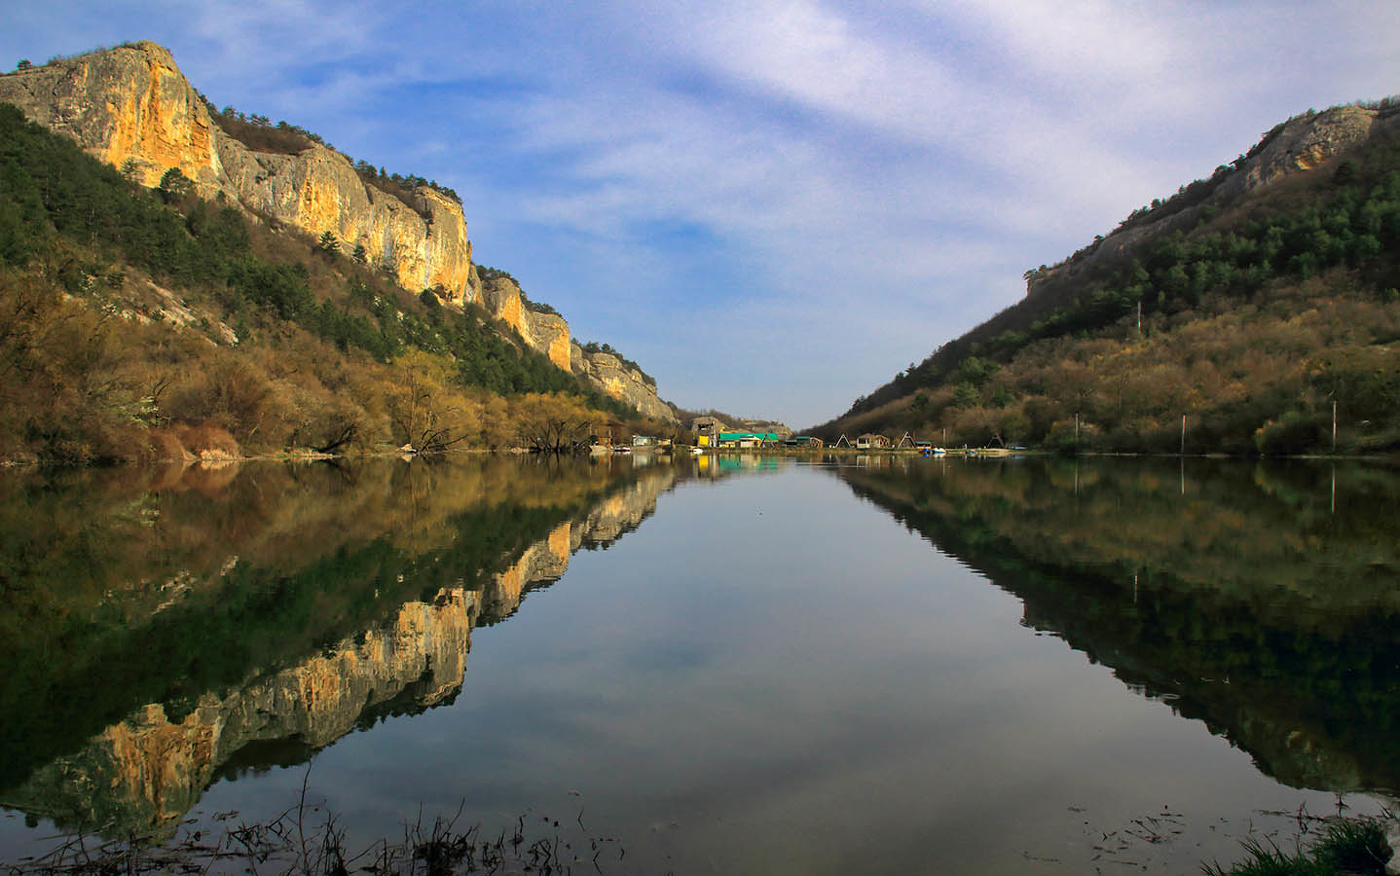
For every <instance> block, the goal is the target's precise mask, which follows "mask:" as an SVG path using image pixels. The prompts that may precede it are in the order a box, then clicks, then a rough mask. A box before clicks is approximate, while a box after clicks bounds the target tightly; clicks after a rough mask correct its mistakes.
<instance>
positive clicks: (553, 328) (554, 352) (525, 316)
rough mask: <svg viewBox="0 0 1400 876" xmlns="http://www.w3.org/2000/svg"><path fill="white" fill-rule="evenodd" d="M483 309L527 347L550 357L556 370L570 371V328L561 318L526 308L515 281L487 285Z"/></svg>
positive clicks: (497, 279)
mask: <svg viewBox="0 0 1400 876" xmlns="http://www.w3.org/2000/svg"><path fill="white" fill-rule="evenodd" d="M481 305H482V306H483V307H485V308H486V312H487V313H489V314H491V315H492V316H494V317H496V318H497V319H500V320H502V321H503V322H505V324H506V325H508V326H510V327H511V328H513V329H515V330H516V331H517V332H519V333H520V337H522V338H524V339H525V343H527V344H529V345H530V346H531V347H532V348H534V349H536V350H539V351H540V352H542V353H544V354H545V355H546V356H548V357H549V361H551V362H553V363H554V366H555V367H556V368H559V369H561V370H563V371H568V370H569V324H568V323H567V322H565V321H564V318H563V317H562V316H558V315H557V314H553V313H540V312H539V311H536V310H530V309H529V308H528V307H526V306H525V304H524V301H523V299H522V297H521V294H520V287H519V286H518V285H516V283H515V281H514V280H512V279H510V278H509V277H494V278H492V279H490V280H487V281H486V282H485V283H483V284H482V286H481Z"/></svg>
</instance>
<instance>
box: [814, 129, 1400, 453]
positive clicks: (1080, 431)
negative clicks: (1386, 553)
mask: <svg viewBox="0 0 1400 876" xmlns="http://www.w3.org/2000/svg"><path fill="white" fill-rule="evenodd" d="M1368 111H1369V112H1373V113H1376V114H1378V116H1379V117H1381V118H1388V117H1390V116H1393V115H1394V112H1395V107H1394V106H1393V105H1392V104H1391V103H1390V102H1384V103H1382V104H1377V105H1374V106H1372V107H1370V108H1369V109H1368ZM1300 118H1302V120H1303V121H1304V122H1306V119H1307V118H1308V117H1300ZM1290 121H1294V120H1290ZM1282 127H1283V126H1282V125H1280V126H1279V128H1276V129H1275V130H1274V131H1272V132H1270V133H1269V134H1268V135H1266V139H1265V141H1264V142H1267V141H1268V139H1269V138H1270V137H1273V136H1276V135H1277V133H1278V131H1279V130H1280V129H1281V128H1282ZM1263 145H1264V143H1263V142H1261V146H1263ZM1259 148H1260V147H1256V149H1255V150H1251V152H1250V153H1249V154H1248V155H1242V156H1241V157H1240V159H1239V160H1238V161H1237V162H1236V164H1235V166H1234V167H1221V168H1219V169H1217V171H1216V173H1215V174H1214V175H1213V176H1212V177H1211V179H1210V180H1197V181H1196V182H1195V183H1192V184H1191V185H1189V186H1183V187H1182V188H1181V190H1180V191H1179V192H1178V195H1177V196H1176V197H1174V198H1170V199H1167V200H1165V201H1158V202H1154V203H1153V205H1151V206H1149V207H1145V208H1142V209H1141V210H1136V211H1134V212H1133V214H1132V215H1131V216H1129V218H1128V219H1127V220H1125V221H1124V223H1123V225H1122V226H1120V231H1127V230H1132V231H1133V232H1134V236H1135V238H1136V239H1135V242H1134V243H1133V244H1132V245H1129V246H1122V247H1121V248H1119V249H1117V250H1115V251H1114V252H1113V253H1112V254H1110V255H1103V254H1098V255H1099V256H1100V257H1098V258H1090V256H1093V255H1095V253H1094V250H1095V249H1096V248H1097V247H1099V246H1100V245H1102V244H1103V243H1104V238H1102V237H1101V238H1097V239H1096V240H1095V242H1094V243H1093V244H1091V245H1090V246H1089V247H1086V248H1085V249H1084V250H1081V251H1080V253H1077V254H1076V255H1075V256H1074V257H1072V258H1071V259H1068V260H1067V261H1066V262H1065V263H1063V264H1062V265H1060V266H1056V267H1055V268H1044V267H1043V266H1042V268H1041V269H1038V270H1035V271H1029V272H1027V280H1028V283H1029V294H1028V296H1027V298H1026V299H1025V300H1023V301H1021V302H1020V303H1018V304H1016V305H1015V306H1013V307H1011V308H1008V309H1007V310H1005V311H1003V312H1002V313H999V314H997V315H996V316H995V317H993V318H992V319H990V320H988V321H987V322H986V323H984V324H983V325H981V326H979V327H977V328H976V329H974V330H973V331H971V332H969V333H968V334H966V335H964V336H963V337H961V338H958V339H956V340H954V341H951V342H949V343H947V344H945V345H943V346H942V347H940V348H938V349H937V350H935V351H934V352H933V353H932V354H931V355H930V356H929V357H928V358H926V359H925V360H924V361H923V362H922V363H919V364H918V365H916V366H914V367H911V368H910V369H908V370H907V371H904V372H902V373H900V374H898V375H896V377H895V378H894V379H893V380H892V381H891V382H890V383H888V384H886V385H885V386H883V387H880V388H879V389H878V390H876V391H874V392H873V393H871V394H870V395H869V396H868V397H862V398H860V399H857V400H856V402H855V403H854V404H853V405H852V407H851V409H850V410H849V411H848V412H847V413H846V414H845V415H843V416H842V417H841V418H839V419H838V420H835V421H833V422H831V423H828V424H826V425H825V426H823V427H819V431H820V432H821V433H822V434H824V435H826V436H830V437H835V436H836V435H838V434H840V433H841V432H846V433H848V434H852V435H854V434H856V433H859V432H865V431H881V432H887V433H891V434H896V435H902V434H903V433H904V432H905V431H909V432H912V433H913V434H914V435H915V436H916V437H917V438H921V439H924V438H927V439H929V440H933V441H935V442H938V441H944V442H946V443H948V444H950V445H961V444H964V443H966V444H969V445H973V446H980V445H984V444H987V443H997V442H1003V443H1006V444H1017V443H1020V444H1037V445H1049V446H1053V447H1059V448H1065V449H1075V448H1077V449H1082V450H1108V451H1143V452H1154V451H1161V452H1176V451H1179V450H1181V449H1182V448H1183V447H1184V448H1185V450H1186V451H1187V452H1229V453H1254V452H1263V453H1300V452H1329V451H1331V450H1333V448H1334V438H1333V426H1332V424H1333V413H1334V405H1335V413H1336V423H1337V429H1336V437H1335V449H1336V450H1338V451H1386V450H1394V449H1397V448H1400V350H1398V349H1397V347H1396V342H1397V340H1400V292H1397V288H1398V287H1400V144H1397V143H1396V142H1395V141H1394V140H1393V139H1392V138H1391V136H1390V135H1389V134H1387V133H1385V132H1384V131H1381V132H1379V133H1375V134H1373V135H1372V136H1371V137H1370V139H1369V140H1367V141H1366V142H1365V143H1364V144H1363V145H1361V146H1360V147H1359V148H1355V149H1352V150H1350V151H1347V152H1345V153H1343V154H1341V155H1338V156H1333V157H1331V158H1330V159H1329V160H1327V161H1325V162H1323V163H1321V164H1320V165H1318V166H1316V167H1311V168H1309V169H1308V170H1307V172H1306V173H1304V172H1298V173H1296V174H1294V175H1291V176H1289V177H1288V178H1286V179H1284V180H1282V181H1280V182H1277V183H1274V184H1272V185H1269V186H1267V187H1260V188H1257V189H1254V190H1252V191H1250V192H1249V193H1248V194H1245V195H1242V196H1240V197H1235V198H1231V199H1220V198H1215V199H1210V198H1209V196H1210V195H1211V194H1212V192H1213V191H1214V190H1215V189H1216V188H1217V187H1219V186H1221V185H1223V184H1226V183H1228V182H1230V181H1231V177H1232V174H1242V173H1243V168H1245V167H1246V166H1247V162H1248V160H1249V159H1250V158H1252V157H1253V156H1254V155H1255V153H1256V151H1257V150H1258V149H1259ZM1144 226H1146V227H1147V228H1148V233H1145V234H1144V233H1143V228H1144ZM1154 231H1155V233H1154ZM1125 236H1126V235H1125ZM1110 240H1113V238H1110ZM1183 418H1184V420H1183ZM1183 426H1184V430H1183ZM1183 434H1184V438H1183Z"/></svg>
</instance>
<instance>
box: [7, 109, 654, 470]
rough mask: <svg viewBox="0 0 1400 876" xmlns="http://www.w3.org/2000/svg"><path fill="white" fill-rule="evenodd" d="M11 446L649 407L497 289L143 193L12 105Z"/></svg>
mask: <svg viewBox="0 0 1400 876" xmlns="http://www.w3.org/2000/svg"><path fill="white" fill-rule="evenodd" d="M0 412H2V413H0V457H3V458H10V459H15V458H20V459H24V458H31V459H32V458H37V459H41V460H48V461H54V462H81V461H93V460H120V459H140V458H149V457H158V458H169V457H171V456H179V455H181V454H182V453H184V452H196V453H197V452H200V451H209V452H215V453H237V452H239V451H240V449H242V450H254V451H260V452H266V451H280V450H285V449H297V448H310V449H315V450H322V451H337V450H344V449H347V448H350V447H355V446H359V447H373V446H376V445H392V446H399V445H403V444H409V445H412V447H413V448H414V449H415V450H434V449H436V450H442V449H446V448H448V447H454V446H481V447H497V446H515V445H519V444H522V443H530V441H531V436H532V435H535V434H538V433H539V432H540V431H541V429H542V424H545V423H549V422H555V423H558V422H563V423H568V424H569V425H570V432H571V433H577V435H576V436H574V437H578V438H584V437H586V436H587V434H588V431H589V429H588V425H589V424H590V423H596V422H600V421H606V420H609V419H613V418H618V417H622V418H634V419H638V420H640V418H638V417H637V416H636V414H635V412H630V411H629V410H628V409H627V408H625V407H624V406H622V405H620V404H619V403H618V402H616V401H615V400H613V399H610V398H607V397H606V396H604V395H603V394H602V393H600V392H598V391H597V390H595V389H592V388H590V387H587V386H585V385H584V384H583V383H581V382H580V380H579V379H578V378H576V377H575V376H573V375H571V374H570V373H569V372H567V371H561V370H560V369H558V368H557V367H555V366H554V365H553V364H551V362H550V360H549V359H548V358H546V357H545V356H544V355H542V354H541V353H539V352H537V351H536V350H535V349H532V348H531V346H530V345H529V344H527V343H525V342H524V341H523V340H522V339H521V338H520V336H519V335H518V333H516V332H515V331H514V330H513V329H511V328H510V327H509V326H507V325H506V324H504V323H502V322H500V321H497V320H493V319H491V318H489V317H488V316H487V315H486V313H485V311H484V310H482V309H481V308H480V307H478V306H476V305H472V304H468V305H466V306H465V307H463V308H461V309H458V308H449V307H444V306H443V305H442V303H441V302H440V301H439V299H438V297H437V296H436V295H435V294H434V293H432V292H424V293H423V294H421V295H416V296H415V295H412V294H410V293H408V292H407V291H405V290H403V289H402V288H400V287H399V286H398V285H397V284H396V283H395V282H394V278H392V277H390V276H388V275H386V274H385V273H384V272H383V271H377V270H374V269H372V268H371V267H370V266H368V265H366V264H363V263H361V262H360V261H359V260H357V259H356V258H354V257H353V254H347V253H342V252H340V251H339V248H338V247H337V246H336V245H335V241H334V240H333V239H327V238H326V237H325V236H323V237H322V239H321V240H319V241H315V240H313V239H311V238H309V237H308V236H306V235H305V234H304V233H302V232H300V231H298V230H296V229H291V228H280V229H279V228H278V227H277V226H276V224H275V223H254V222H251V221H249V219H248V217H247V216H246V215H245V214H244V213H243V212H241V211H239V210H236V209H234V208H232V207H227V206H224V205H222V204H221V203H219V202H216V201H215V202H210V201H204V200H201V199H200V198H198V197H197V196H195V195H194V194H193V193H192V189H191V186H190V185H189V183H188V181H187V180H186V179H185V178H184V177H183V175H182V174H180V173H179V171H176V170H172V171H170V172H167V173H166V174H165V176H164V177H163V179H162V182H161V185H160V187H158V188H157V189H155V190H146V189H145V188H143V187H142V186H140V185H138V184H134V183H132V182H130V181H128V180H127V179H126V178H125V177H123V175H122V174H120V173H119V172H117V171H116V170H115V169H113V168H111V167H109V166H107V165H105V164H103V163H101V162H99V161H97V160H96V159H94V158H92V157H90V156H89V155H86V154H84V153H83V152H82V151H81V150H80V149H79V148H78V147H77V146H76V145H75V144H74V143H73V142H72V141H71V140H69V139H67V138H65V137H62V136H59V135H56V134H53V133H50V132H49V131H47V130H45V129H44V128H42V127H40V126H38V125H36V124H33V123H31V122H27V121H25V119H24V118H23V116H22V115H21V114H20V113H19V111H18V110H16V109H15V108H14V107H11V106H9V105H5V104H0Z"/></svg>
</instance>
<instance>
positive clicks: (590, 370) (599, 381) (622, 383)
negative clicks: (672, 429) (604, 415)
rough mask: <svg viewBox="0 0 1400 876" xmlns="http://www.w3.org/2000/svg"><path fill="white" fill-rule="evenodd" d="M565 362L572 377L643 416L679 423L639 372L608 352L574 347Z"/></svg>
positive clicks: (652, 386) (673, 412) (669, 407)
mask: <svg viewBox="0 0 1400 876" xmlns="http://www.w3.org/2000/svg"><path fill="white" fill-rule="evenodd" d="M569 359H570V361H571V362H572V363H573V365H572V367H573V371H574V373H575V374H581V375H583V376H584V377H586V378H587V379H588V381H589V382H590V383H592V384H593V385H594V386H596V387H598V388H599V389H601V390H602V391H603V392H606V393H607V394H608V395H610V396H612V397H613V398H615V399H618V400H620V401H622V402H623V403H625V404H629V405H631V406H632V407H634V408H636V409H637V410H639V411H641V412H642V414H643V415H644V416H647V417H651V418H652V419H655V420H663V421H665V422H668V423H678V422H680V421H679V420H678V419H677V418H676V413H675V411H673V410H672V409H671V406H670V405H668V404H666V403H665V402H664V401H662V400H661V399H660V398H659V397H658V396H657V395H656V387H655V386H654V385H652V384H651V383H650V382H649V381H648V380H647V379H646V378H645V377H644V376H643V375H642V373H641V372H640V371H638V370H637V369H635V368H631V367H628V366H627V365H625V364H623V362H622V360H620V359H618V358H617V357H616V356H614V355H612V354H611V353H602V352H598V353H589V352H587V351H585V350H584V349H583V348H582V347H580V346H579V345H578V344H573V345H571V346H570V348H569Z"/></svg>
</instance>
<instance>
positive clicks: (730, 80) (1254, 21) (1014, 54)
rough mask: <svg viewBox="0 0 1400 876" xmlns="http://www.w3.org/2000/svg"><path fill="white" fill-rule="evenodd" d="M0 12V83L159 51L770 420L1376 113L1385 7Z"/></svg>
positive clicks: (541, 293)
mask: <svg viewBox="0 0 1400 876" xmlns="http://www.w3.org/2000/svg"><path fill="white" fill-rule="evenodd" d="M3 3H4V7H5V8H4V10H3V13H0V21H3V23H4V26H3V27H0V66H3V67H6V68H12V66H13V64H14V63H15V62H16V61H18V60H19V59H20V58H28V59H30V60H32V61H33V62H34V63H42V62H43V61H45V60H47V59H48V58H49V57H51V56H53V55H56V54H73V53H78V52H82V51H86V50H88V49H91V48H94V47H97V46H102V45H115V44H117V43H120V42H123V41H127V40H139V39H150V40H154V41H156V42H159V43H161V44H163V45H165V46H167V47H168V48H170V49H171V51H172V52H174V55H175V59H176V61H177V63H179V65H180V67H181V69H182V70H183V71H184V73H185V75H186V76H188V77H189V78H190V80H191V81H192V82H193V83H194V85H195V87H196V88H199V89H200V90H201V91H203V92H204V93H205V94H206V95H207V96H208V97H209V98H210V99H211V100H213V101H214V102H215V103H216V104H218V105H220V106H223V105H227V104H232V105H234V106H236V107H238V108H239V109H241V110H243V111H245V112H249V113H253V112H256V113H260V114H262V115H266V116H269V117H270V118H272V119H273V120H274V121H276V120H280V119H285V120H286V121H289V122H291V123H293V124H297V125H301V126H302V127H305V128H308V129H310V130H313V131H315V132H317V133H319V134H321V135H322V136H323V137H325V138H326V139H327V140H328V141H330V142H331V143H333V144H334V145H335V146H336V147H337V148H339V149H341V150H343V151H345V152H347V153H348V154H350V155H351V156H353V157H354V158H356V159H363V160H366V161H369V162H371V163H373V164H376V165H381V166H383V167H385V168H386V169H387V170H389V171H391V172H398V173H402V174H410V173H413V174H418V175H420V176H423V177H427V178H430V179H435V180H437V181H438V182H440V183H443V184H445V185H448V186H451V187H452V188H454V189H456V190H457V192H458V193H459V194H460V195H462V198H463V201H464V206H465V209H466V215H467V222H468V228H469V233H470V236H471V238H472V241H473V245H474V247H475V255H476V260H477V261H478V262H480V263H482V264H487V265H492V266H494V267H498V268H503V269H505V270H508V271H510V272H511V273H512V274H514V276H515V277H516V278H517V279H518V280H520V282H521V284H522V285H523V286H524V288H525V290H526V291H527V292H528V293H529V295H530V296H531V297H532V298H534V299H536V300H539V301H545V302H548V303H550V304H552V305H554V306H555V307H557V308H558V309H559V310H560V311H561V312H562V313H563V314H564V316H565V317H566V318H567V319H568V320H569V323H570V326H571V328H572V329H573V333H574V336H575V337H577V338H578V339H580V340H582V341H589V340H596V341H599V342H607V343H611V344H612V345H613V346H614V347H616V348H618V349H619V350H620V351H621V352H623V353H624V354H625V355H627V356H628V357H630V358H632V359H635V360H637V361H638V362H639V363H640V364H641V365H642V366H643V367H644V368H646V369H647V371H648V372H650V373H651V374H652V375H653V376H654V377H656V378H657V380H658V382H659V388H660V391H661V394H662V396H663V397H664V398H666V399H668V400H670V401H674V402H676V403H677V404H680V405H682V406H684V407H688V408H692V409H694V408H707V407H717V408H720V409H722V410H726V411H729V412H731V413H734V414H736V415H740V416H754V417H758V416H763V417H773V418H777V419H781V420H783V421H785V422H787V423H788V424H789V425H790V426H793V427H795V428H800V427H802V426H808V425H813V424H815V423H817V422H820V421H823V420H826V419H829V418H831V417H833V416H835V415H837V414H839V413H841V412H842V411H844V410H845V409H846V407H848V406H849V404H850V403H851V401H852V400H853V399H854V398H855V397H856V396H857V395H860V394H863V393H866V392H868V391H870V390H871V389H874V388H875V387H876V386H878V385H880V384H881V383H883V382H885V381H886V380H888V379H889V378H890V377H892V376H893V375H894V374H895V373H896V372H898V371H900V370H901V369H903V368H905V367H907V366H908V365H909V364H910V363H911V362H916V361H919V360H921V359H923V358H924V357H925V356H926V355H928V353H929V352H931V351H932V350H933V349H934V348H935V347H937V346H938V345H939V344H941V343H943V342H945V341H947V340H949V339H951V338H953V337H956V336H957V335H959V334H961V333H962V332H963V331H966V330H967V329H969V328H971V327H972V326H974V325H976V324H977V323H979V322H981V321H983V320H984V319H986V318H988V317H990V316H991V315H992V314H994V313H996V312H997V311H999V310H1001V309H1002V308H1004V307H1006V306H1008V305H1010V304H1013V303H1015V302H1016V301H1017V300H1018V299H1019V298H1020V297H1021V296H1022V295H1023V294H1024V290H1025V287H1024V283H1023V281H1022V279H1021V275H1022V273H1023V272H1024V271H1025V270H1026V269H1028V268H1031V267H1035V266H1037V265H1039V264H1042V263H1053V262H1055V261H1058V260H1059V259H1060V258H1062V257H1064V256H1065V255H1067V254H1069V253H1070V252H1072V251H1073V250H1075V249H1077V248H1078V247H1080V246H1082V245H1084V244H1085V243H1087V242H1089V241H1090V240H1091V239H1092V238H1093V236H1094V235H1095V234H1106V233H1108V231H1109V230H1111V229H1112V228H1113V227H1114V226H1115V225H1116V224H1117V222H1118V221H1119V220H1121V219H1122V218H1123V217H1125V216H1126V215H1127V214H1128V213H1129V212H1131V211H1132V210H1133V209H1134V208H1135V207H1138V206H1141V205H1143V204H1145V203H1147V202H1148V201H1150V200H1152V199H1153V198H1154V197H1164V196H1167V195H1170V194H1171V193H1173V192H1175V191H1176V188H1177V186H1179V185H1181V184H1183V183H1187V182H1190V181H1191V180H1193V179H1196V178H1198V177H1206V176H1209V175H1210V173H1211V171H1212V170H1214V168H1215V167H1216V166H1217V165H1219V164H1222V163H1226V162H1229V161H1230V160H1232V159H1233V158H1235V156H1236V155H1238V154H1240V153H1242V152H1244V151H1246V150H1247V149H1248V148H1249V147H1250V146H1251V145H1253V144H1254V143H1255V142H1256V141H1257V140H1258V138H1259V136H1260V134H1261V133H1263V132H1264V131H1266V130H1268V129H1269V128H1270V127H1272V126H1273V125H1274V124H1275V123H1277V122H1279V121H1282V120H1283V119H1285V118H1287V117H1288V116H1290V115H1294V114H1296V113H1299V112H1302V111H1304V110H1307V109H1308V108H1310V107H1313V108H1317V109H1322V108H1325V107H1327V106H1331V105H1334V104H1338V103H1345V102H1349V101H1352V100H1356V99H1375V98H1380V97H1384V96H1387V95H1390V94H1393V93H1397V92H1400V49H1397V46H1400V4H1397V3H1395V2H1392V0H1379V2H1378V0H1370V2H1360V3H1352V2H1340V3H1326V4H1323V3H1316V2H1299V3H1291V2H1272V3H1262V2H1258V3H1256V2H1232V3H1214V2H1210V3H1204V2H1203V3H1170V2H1165V3H1164V2H1151V3H1137V2H1128V0H1118V2H1073V0H1054V2H1013V0H966V2H958V3H949V2H944V3H936V2H931V0H886V2H883V3H880V4H869V3H835V2H818V0H744V2H729V0H707V2H703V3H698V2H688V0H671V2H661V0H639V2H632V0H621V2H599V3H587V2H566V0H557V2H490V0H488V2H463V3H424V2H417V3H410V2H394V0H380V2H373V3H368V2H340V3H334V4H332V3H322V2H311V0H304V2H303V0H279V2H268V3H258V2H249V0H245V2H208V3H199V2H141V3H136V2H123V0H103V2H71V0H52V2H44V3H34V2H17V0H3Z"/></svg>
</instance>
